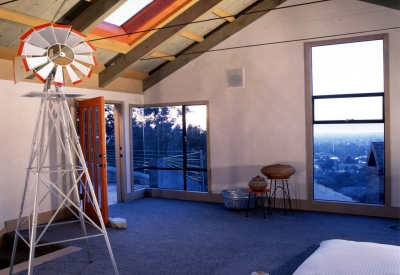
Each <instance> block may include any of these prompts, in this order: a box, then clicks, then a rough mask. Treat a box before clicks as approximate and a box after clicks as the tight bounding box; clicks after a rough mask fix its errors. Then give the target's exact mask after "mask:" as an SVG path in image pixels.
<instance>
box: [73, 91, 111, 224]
mask: <svg viewBox="0 0 400 275" xmlns="http://www.w3.org/2000/svg"><path fill="white" fill-rule="evenodd" d="M79 133H80V143H81V147H82V151H83V155H84V157H85V160H86V164H87V167H88V170H89V175H90V179H91V181H92V184H93V189H94V193H95V196H96V199H97V202H98V204H99V208H100V212H101V216H102V218H103V221H104V223H105V224H107V223H108V201H107V168H106V165H107V159H106V141H105V137H106V134H105V118H104V97H102V96H101V97H96V98H92V99H88V100H83V101H80V102H79ZM86 182H87V181H86V180H85V179H83V184H84V185H85V184H86ZM84 190H85V188H82V201H83V206H84V209H85V213H86V214H87V215H88V216H89V217H90V218H91V219H93V220H94V221H96V222H99V219H98V216H97V214H96V211H95V208H94V207H93V204H92V202H93V199H92V197H91V195H89V194H90V193H89V192H85V191H84ZM86 190H87V191H89V189H88V188H86Z"/></svg>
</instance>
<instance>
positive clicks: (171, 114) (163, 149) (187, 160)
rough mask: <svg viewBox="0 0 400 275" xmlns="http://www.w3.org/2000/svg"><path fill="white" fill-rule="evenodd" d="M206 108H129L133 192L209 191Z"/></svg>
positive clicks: (197, 106) (203, 106)
mask: <svg viewBox="0 0 400 275" xmlns="http://www.w3.org/2000/svg"><path fill="white" fill-rule="evenodd" d="M205 108H206V106H205V105H196V106H183V105H181V106H162V107H146V108H142V107H132V110H131V111H132V162H133V179H134V183H133V184H134V188H135V189H139V188H161V189H172V190H187V191H204V192H206V191H207V190H208V187H207V186H208V184H207V176H206V174H207V166H206V164H205V163H206V157H207V153H206V138H205V136H206V133H207V131H206V128H205V127H206V126H205V124H206V123H205V122H206V117H205V113H206V112H205ZM202 127H203V128H202Z"/></svg>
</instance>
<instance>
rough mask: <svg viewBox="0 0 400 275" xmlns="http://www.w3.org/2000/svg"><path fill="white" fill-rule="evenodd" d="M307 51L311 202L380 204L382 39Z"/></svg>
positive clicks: (382, 88) (381, 183) (383, 168)
mask: <svg viewBox="0 0 400 275" xmlns="http://www.w3.org/2000/svg"><path fill="white" fill-rule="evenodd" d="M316 44H318V43H316ZM309 51H310V56H311V60H310V62H311V63H310V64H311V66H310V69H311V72H310V75H311V76H310V88H311V104H312V132H313V134H312V138H313V199H314V200H322V201H339V202H352V203H367V204H378V205H383V204H384V198H385V194H384V193H385V188H384V186H385V184H384V175H385V151H384V148H385V112H384V110H385V106H384V102H385V100H384V97H385V89H384V87H385V85H384V79H385V77H384V74H385V71H384V39H383V38H376V39H366V40H365V41H362V40H361V41H360V40H358V41H354V42H351V41H349V42H340V43H327V44H323V43H321V44H320V45H314V46H311V47H310V48H309Z"/></svg>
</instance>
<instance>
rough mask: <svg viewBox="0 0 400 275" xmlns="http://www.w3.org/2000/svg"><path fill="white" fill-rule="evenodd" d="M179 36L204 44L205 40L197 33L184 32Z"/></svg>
mask: <svg viewBox="0 0 400 275" xmlns="http://www.w3.org/2000/svg"><path fill="white" fill-rule="evenodd" d="M179 35H180V36H183V37H186V38H188V39H190V40H193V41H196V42H202V41H203V40H204V37H203V36H200V35H197V34H195V33H192V32H189V31H183V32H181V33H180V34H179Z"/></svg>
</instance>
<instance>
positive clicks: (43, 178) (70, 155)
mask: <svg viewBox="0 0 400 275" xmlns="http://www.w3.org/2000/svg"><path fill="white" fill-rule="evenodd" d="M85 38H86V36H85V35H83V34H81V33H79V32H77V31H74V30H72V29H71V26H65V25H55V24H52V23H48V24H45V25H41V26H37V27H34V28H32V29H30V30H29V31H28V32H27V33H25V34H24V35H23V36H22V37H21V43H20V47H19V50H18V55H19V56H20V57H17V58H16V59H15V63H14V76H15V82H18V80H20V79H23V78H25V76H26V74H25V76H24V73H22V72H21V70H20V67H21V66H19V65H18V61H20V62H21V63H22V64H23V67H24V68H25V70H26V71H27V72H28V74H31V72H33V73H34V74H35V76H36V77H37V78H39V79H40V80H41V81H42V82H44V88H43V91H42V92H31V93H29V94H27V95H26V96H27V97H40V98H41V104H40V108H39V113H38V116H37V120H36V127H35V132H34V135H33V140H32V145H31V152H30V158H29V164H28V168H27V172H26V180H25V187H24V193H23V197H22V203H21V209H20V212H19V217H18V222H17V228H16V230H15V239H14V247H13V252H12V257H11V264H10V275H11V274H12V272H13V266H14V260H15V255H16V250H17V243H18V238H21V239H22V240H23V241H24V242H25V243H26V244H27V245H28V246H29V249H30V252H29V268H28V274H33V265H34V256H35V249H36V247H39V246H43V245H49V244H54V243H61V242H67V241H73V240H79V239H84V240H85V241H86V247H87V253H88V257H89V262H91V261H92V259H91V252H90V247H89V242H88V238H91V237H95V236H104V238H105V241H106V245H107V248H108V252H109V254H110V257H111V262H112V265H113V268H114V272H115V274H118V269H117V266H116V263H115V260H114V256H113V253H112V249H111V246H110V242H109V240H108V236H107V231H106V229H105V225H104V221H103V219H102V216H101V213H100V209H99V203H98V201H97V199H96V195H95V191H94V188H93V184H92V182H91V179H90V176H89V172H88V167H87V163H86V161H85V158H84V155H83V152H82V149H81V146H80V143H79V138H78V135H77V133H76V130H75V126H74V123H73V120H72V117H71V114H70V111H69V108H68V104H67V101H66V100H67V99H68V98H74V97H78V96H81V95H82V94H71V93H64V91H63V89H62V86H64V85H65V83H66V82H72V83H73V84H77V83H79V82H81V81H82V80H81V78H82V77H83V76H86V77H90V76H91V74H92V70H91V68H90V65H97V62H96V59H95V57H94V56H93V55H92V52H94V51H95V48H94V47H93V46H92V45H90V43H88V42H85V41H84V40H85ZM84 64H88V65H84ZM66 76H67V77H66ZM52 79H53V83H54V88H55V91H52V90H51V81H52ZM55 145H56V146H55ZM53 148H56V149H55V150H58V151H57V152H56V153H55V154H54V153H53V154H52V150H53ZM42 186H45V187H46V188H45V189H44V190H45V192H42V191H41V189H40V187H42ZM80 191H81V192H80ZM80 193H82V194H83V196H82V197H81V195H80ZM48 197H51V198H53V197H55V198H56V202H57V203H56V204H57V206H58V208H57V209H56V210H55V211H54V213H53V216H52V217H51V218H50V220H49V222H48V223H47V224H45V225H42V227H41V226H39V225H38V214H39V208H40V206H41V205H42V203H45V202H46V201H45V199H46V198H48ZM82 200H85V202H86V203H87V202H89V203H91V205H92V206H93V209H94V210H95V212H96V214H97V218H98V221H99V225H98V224H97V223H96V222H95V221H93V220H92V219H91V218H90V217H89V216H88V215H86V214H85V211H84V209H83V205H84V204H83V203H82ZM52 206H54V203H53V205H52ZM65 209H67V210H69V211H70V213H72V215H73V216H75V217H76V220H75V221H76V222H78V223H80V227H81V230H82V235H81V236H79V237H75V236H74V237H71V236H70V234H67V233H69V232H65V233H66V234H65V235H66V236H65V238H64V239H62V240H55V241H54V242H51V243H47V244H40V243H39V242H40V240H41V239H42V237H43V235H44V234H45V233H46V232H47V230H51V229H50V228H51V226H54V227H57V226H60V225H62V224H65V222H63V223H53V222H54V220H55V219H56V216H57V214H59V213H60V211H64V210H65ZM26 211H27V214H26V216H25V217H24V214H25V213H26ZM69 222H70V221H69ZM69 222H68V223H69ZM71 222H74V221H71ZM86 224H89V225H91V226H93V227H94V228H95V229H97V230H98V231H97V230H96V233H97V234H92V235H88V233H87V230H86ZM24 229H29V236H28V237H26V236H24V234H23V233H22V232H21V231H22V230H24ZM58 232H60V231H58Z"/></svg>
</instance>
